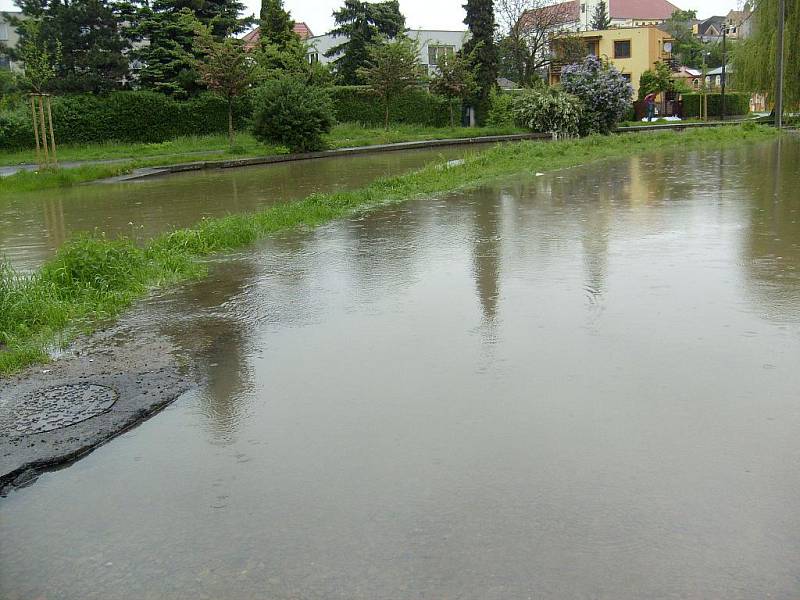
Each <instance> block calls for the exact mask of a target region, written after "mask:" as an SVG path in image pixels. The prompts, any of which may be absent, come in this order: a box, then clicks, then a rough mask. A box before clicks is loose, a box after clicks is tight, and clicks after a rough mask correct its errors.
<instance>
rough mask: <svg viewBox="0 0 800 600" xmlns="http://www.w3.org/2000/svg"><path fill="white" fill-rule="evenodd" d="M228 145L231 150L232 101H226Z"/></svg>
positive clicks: (232, 136)
mask: <svg viewBox="0 0 800 600" xmlns="http://www.w3.org/2000/svg"><path fill="white" fill-rule="evenodd" d="M228 143H229V144H230V145H231V148H233V143H234V132H233V100H228Z"/></svg>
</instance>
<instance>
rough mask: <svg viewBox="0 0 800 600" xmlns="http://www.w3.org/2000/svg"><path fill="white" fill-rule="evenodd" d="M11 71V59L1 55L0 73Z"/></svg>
mask: <svg viewBox="0 0 800 600" xmlns="http://www.w3.org/2000/svg"><path fill="white" fill-rule="evenodd" d="M10 70H11V59H9V58H8V57H7V56H3V55H2V54H0V71H10Z"/></svg>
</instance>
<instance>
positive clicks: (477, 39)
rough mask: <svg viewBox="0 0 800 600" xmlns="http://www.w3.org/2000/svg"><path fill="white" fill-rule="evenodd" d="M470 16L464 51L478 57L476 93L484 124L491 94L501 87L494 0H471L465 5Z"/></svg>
mask: <svg viewBox="0 0 800 600" xmlns="http://www.w3.org/2000/svg"><path fill="white" fill-rule="evenodd" d="M464 8H465V9H466V11H467V16H466V18H465V19H464V23H465V24H466V25H467V27H468V28H469V31H470V33H471V34H472V37H471V38H470V40H469V41H468V42H467V43H466V44H465V45H464V48H463V50H462V52H464V54H467V55H473V56H474V61H475V62H474V67H475V74H476V78H477V83H478V92H477V94H476V95H475V98H474V103H475V111H476V117H477V121H478V123H479V124H483V122H484V121H485V119H486V116H487V114H488V112H489V94H490V92H491V91H492V89H494V88H495V87H496V86H497V47H496V46H495V43H494V33H495V22H494V2H493V1H492V0H467V3H466V4H465V5H464Z"/></svg>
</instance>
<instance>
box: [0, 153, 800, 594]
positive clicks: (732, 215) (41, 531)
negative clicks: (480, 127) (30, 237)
mask: <svg viewBox="0 0 800 600" xmlns="http://www.w3.org/2000/svg"><path fill="white" fill-rule="evenodd" d="M798 152H800V144H798V143H796V142H790V141H789V140H785V141H784V143H783V148H781V149H778V148H776V147H775V146H773V145H771V144H764V145H758V146H748V147H742V148H732V149H726V150H725V151H708V152H698V153H692V154H686V155H681V154H663V155H651V156H646V157H642V158H634V159H631V160H624V161H609V162H605V163H602V165H590V166H588V167H585V168H579V169H571V170H565V171H562V172H559V173H554V174H552V175H548V176H545V177H540V178H535V177H518V178H514V179H513V180H508V181H504V182H502V183H498V184H497V185H490V186H485V187H483V188H481V189H477V190H471V191H468V192H464V193H457V194H452V195H450V196H447V197H444V198H435V199H431V198H427V199H422V200H419V201H415V202H409V203H407V204H403V205H397V206H387V207H384V208H382V209H379V210H376V211H374V212H370V213H369V214H365V215H360V216H356V217H354V218H352V219H346V220H342V221H338V222H335V223H331V224H328V225H326V226H324V227H321V228H319V229H316V230H314V231H310V232H287V233H284V234H282V235H280V236H276V237H274V238H270V239H268V240H265V241H264V242H263V244H261V245H260V246H259V247H258V248H254V249H251V250H250V251H248V252H247V253H243V254H239V255H236V256H234V257H232V258H230V260H227V259H225V260H219V261H218V262H216V263H214V264H213V265H212V268H211V276H210V277H209V278H208V279H207V280H204V281H201V282H195V283H192V284H190V285H186V286H184V287H182V288H181V289H179V290H176V291H174V292H170V293H169V294H165V295H163V296H161V297H157V298H154V299H152V300H151V301H149V302H148V303H146V304H144V305H143V306H142V307H141V308H140V309H139V310H140V312H141V313H143V314H144V315H145V316H146V317H147V318H145V319H143V324H142V326H145V327H146V326H150V327H154V328H157V329H158V330H160V331H162V332H165V333H166V335H169V336H170V337H171V338H172V339H173V340H174V341H175V342H176V343H177V344H178V345H181V346H182V347H183V348H184V349H185V351H186V353H187V354H191V355H192V356H193V357H196V358H197V359H198V361H199V363H200V365H201V369H202V371H203V375H204V380H203V381H202V382H201V385H200V389H199V390H197V391H196V392H193V393H190V394H187V395H186V396H185V397H184V398H183V399H182V400H180V401H179V402H178V403H176V404H175V405H174V406H173V407H172V408H171V409H170V410H167V411H165V412H164V413H162V414H160V415H159V416H158V417H156V418H153V419H151V420H150V421H148V422H147V423H145V424H143V425H142V426H140V427H139V428H137V429H136V430H134V431H132V432H129V433H128V434H126V435H125V436H123V437H122V438H119V439H117V440H115V441H113V442H112V443H110V444H107V445H106V446H104V447H102V448H101V449H99V450H98V451H96V452H95V453H94V454H92V455H90V456H89V457H87V458H85V459H84V460H82V461H80V462H78V463H77V464H75V465H74V466H73V467H70V468H68V469H65V470H62V471H60V472H57V473H52V474H48V475H45V476H43V477H42V478H41V479H40V481H39V482H37V483H36V485H34V486H32V487H30V488H27V489H23V490H20V491H18V492H15V493H13V494H11V495H10V496H9V497H8V498H7V499H5V500H2V506H1V507H0V508H2V511H3V512H2V517H1V518H0V597H2V598H4V599H5V598H9V599H11V600H18V599H23V598H24V599H27V598H38V597H45V598H59V599H61V598H63V599H65V600H72V599H76V600H77V599H79V600H94V599H102V600H134V599H135V600H149V599H158V600H164V599H169V600H184V599H186V600H188V599H191V600H195V599H198V598H225V599H226V600H251V599H253V598H270V599H274V600H290V599H296V598H302V599H303V600H323V599H324V600H330V599H341V600H345V599H346V600H373V599H387V600H388V599H392V600H394V599H404V598H464V599H466V600H506V599H508V598H529V597H533V598H542V599H562V598H613V599H614V600H628V599H631V600H633V599H637V600H638V599H640V598H725V599H726V600H733V599H738V600H750V599H752V598H766V597H772V598H781V599H786V600H791V599H793V598H795V597H796V596H797V590H798V577H800V571H798V564H800V518H798V514H797V511H796V510H794V509H793V507H794V506H795V504H796V499H797V497H798V494H800V474H799V473H798V469H797V456H798V455H800V437H799V436H798V435H797V431H798V430H800V411H798V410H797V390H798V389H800V371H798V369H797V366H796V363H797V357H798V356H800V335H798V325H799V324H800V310H798V298H800V281H798V277H797V273H798V269H800V250H798V244H799V243H800V230H799V229H798V209H800V206H798V202H799V201H800V200H798V198H797V197H796V194H794V191H795V190H797V189H798V187H800V179H798V178H799V177H800V174H798V171H797V170H796V169H794V168H793V167H794V165H796V164H797V162H798V158H800V156H798ZM775 161H778V162H779V163H780V164H781V165H782V167H781V169H780V171H779V172H778V174H779V179H778V181H777V182H776V181H774V179H773V176H774V175H775V173H776V171H775V169H774V163H775ZM776 183H777V184H778V185H775V184H776ZM240 192H241V188H240ZM231 193H232V192H231ZM776 193H777V194H778V195H777V197H776ZM65 206H66V205H65ZM587 293H588V302H587ZM765 317H766V318H765ZM587 320H588V321H589V322H590V323H591V326H590V327H587V326H586V323H587Z"/></svg>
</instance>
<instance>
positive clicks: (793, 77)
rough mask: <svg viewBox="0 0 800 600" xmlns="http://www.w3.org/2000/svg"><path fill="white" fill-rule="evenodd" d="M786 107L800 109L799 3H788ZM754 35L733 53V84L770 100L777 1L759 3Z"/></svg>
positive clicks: (789, 0) (758, 0)
mask: <svg viewBox="0 0 800 600" xmlns="http://www.w3.org/2000/svg"><path fill="white" fill-rule="evenodd" d="M785 2H786V27H785V29H784V73H785V74H784V78H785V82H784V98H785V101H784V105H785V106H788V107H791V106H795V107H796V106H798V105H800V0H785ZM751 18H753V19H754V20H755V23H754V27H753V35H752V37H749V38H747V39H745V40H744V41H743V42H741V43H740V44H738V46H737V47H736V49H735V50H734V53H733V63H734V73H735V75H734V83H735V85H736V87H737V88H739V89H740V90H746V91H749V92H757V93H761V94H764V95H766V96H767V97H768V98H770V99H774V98H775V93H776V89H775V87H776V75H777V66H776V57H777V54H778V52H777V47H778V44H777V38H778V0H756V2H755V6H754V11H753V16H752V17H751Z"/></svg>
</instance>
